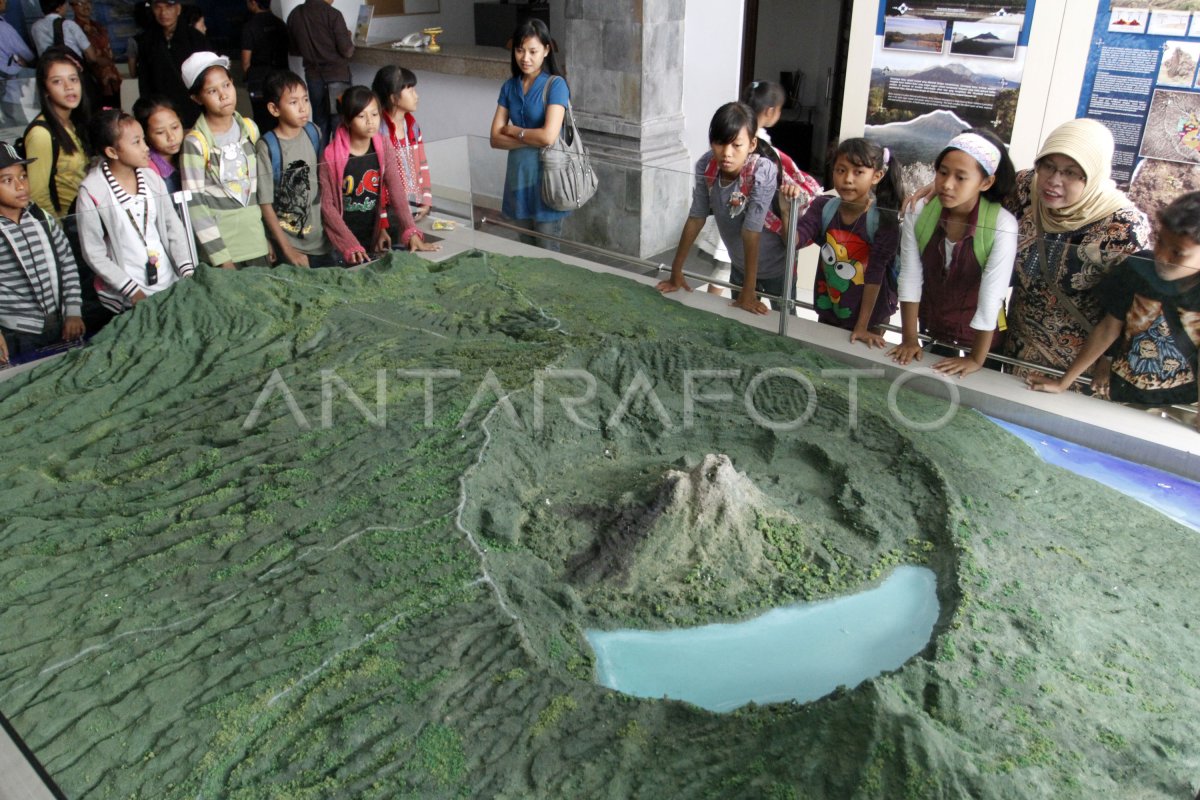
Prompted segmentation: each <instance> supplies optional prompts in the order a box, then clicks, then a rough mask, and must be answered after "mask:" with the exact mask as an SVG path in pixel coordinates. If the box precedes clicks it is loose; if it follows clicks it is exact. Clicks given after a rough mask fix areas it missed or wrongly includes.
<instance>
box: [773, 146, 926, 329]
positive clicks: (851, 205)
mask: <svg viewBox="0 0 1200 800" xmlns="http://www.w3.org/2000/svg"><path fill="white" fill-rule="evenodd" d="M832 161H833V169H832V174H833V188H834V190H835V191H836V192H837V196H836V197H829V196H826V195H822V196H821V197H818V198H816V199H815V200H814V201H813V202H812V205H810V206H809V207H808V210H807V211H806V212H804V216H802V217H801V218H800V221H799V222H798V223H797V224H796V234H797V235H796V242H797V245H798V246H800V247H805V246H807V245H808V244H811V243H813V242H816V243H817V244H819V245H820V246H821V257H820V262H819V263H818V264H817V274H816V280H815V284H814V286H813V305H814V306H815V307H816V310H817V320H818V321H820V322H823V323H825V324H826V325H835V326H837V327H839V328H843V329H845V330H849V331H851V334H850V341H851V342H864V343H866V344H867V345H868V346H870V347H883V346H884V345H885V344H886V342H885V341H884V339H883V334H882V333H881V331H880V327H879V326H881V325H883V324H884V323H886V322H887V321H888V320H889V319H890V318H891V316H892V314H894V313H896V278H895V275H894V272H893V265H894V262H895V260H896V251H897V250H898V249H899V247H900V225H899V222H898V219H897V209H899V208H900V201H901V199H902V198H903V196H904V193H903V190H902V188H901V186H900V163H899V161H897V159H896V158H895V157H894V156H892V154H891V153H890V152H889V151H888V149H887V148H886V147H882V146H880V145H878V144H876V143H875V142H872V141H870V140H868V139H863V138H854V139H846V140H845V141H843V142H842V143H841V144H839V145H838V146H837V149H836V150H835V151H834V153H833V158H832Z"/></svg>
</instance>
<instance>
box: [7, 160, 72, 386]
mask: <svg viewBox="0 0 1200 800" xmlns="http://www.w3.org/2000/svg"><path fill="white" fill-rule="evenodd" d="M31 160H32V159H28V158H21V157H20V156H19V155H18V154H17V151H16V150H14V149H13V146H12V145H10V144H8V143H5V142H0V363H8V361H9V360H10V359H11V358H17V357H28V356H30V355H33V354H35V353H36V352H37V351H38V350H40V349H42V348H46V347H50V346H52V345H55V344H57V343H59V342H64V341H73V340H77V339H81V338H83V334H84V326H83V317H82V314H81V306H82V298H81V296H80V291H79V272H78V270H77V268H76V266H75V256H74V255H72V253H71V245H70V244H69V243H68V242H67V237H66V235H65V234H64V233H63V230H62V227H61V226H59V224H58V221H57V220H55V218H54V217H53V216H52V215H50V214H47V213H46V212H45V211H43V210H42V209H40V208H38V206H37V205H36V204H34V203H32V202H31V201H30V199H29V178H28V177H27V175H26V174H25V165H26V164H28V163H29V162H30V161H31Z"/></svg>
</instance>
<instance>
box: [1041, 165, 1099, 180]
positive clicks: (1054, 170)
mask: <svg viewBox="0 0 1200 800" xmlns="http://www.w3.org/2000/svg"><path fill="white" fill-rule="evenodd" d="M1036 169H1037V174H1038V177H1039V178H1041V179H1042V180H1044V181H1048V180H1050V179H1051V178H1053V177H1054V176H1055V175H1056V174H1057V175H1061V176H1062V179H1063V183H1087V175H1084V174H1083V173H1082V172H1080V171H1079V170H1077V169H1076V168H1075V167H1059V166H1057V165H1055V164H1054V163H1052V162H1050V161H1039V162H1038V163H1037V167H1036Z"/></svg>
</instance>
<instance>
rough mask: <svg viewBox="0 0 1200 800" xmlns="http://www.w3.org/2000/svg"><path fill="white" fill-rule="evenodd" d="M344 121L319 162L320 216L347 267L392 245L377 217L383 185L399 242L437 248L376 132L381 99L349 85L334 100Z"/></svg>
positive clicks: (415, 247) (412, 247)
mask: <svg viewBox="0 0 1200 800" xmlns="http://www.w3.org/2000/svg"><path fill="white" fill-rule="evenodd" d="M338 111H339V113H340V114H341V118H342V124H341V125H339V126H338V127H337V128H336V129H335V130H334V132H333V136H332V137H330V140H329V144H328V145H327V146H326V147H325V153H324V157H323V160H322V162H321V166H320V170H319V172H320V182H321V219H322V221H323V222H324V223H325V231H326V233H327V234H328V236H329V240H330V241H331V242H333V246H334V247H335V248H337V250H338V252H339V253H341V255H342V258H343V259H344V261H345V263H346V265H347V266H354V265H356V264H365V263H366V262H368V261H370V260H371V258H372V257H371V255H370V254H371V253H375V254H379V253H386V252H387V251H388V250H389V249H391V246H392V240H391V237H390V236H389V235H388V232H387V227H386V226H384V225H383V220H382V217H381V214H382V211H383V205H382V203H381V199H382V198H381V197H380V195H381V193H382V191H383V187H384V186H387V188H388V193H389V198H390V200H389V202H390V205H391V207H390V208H389V211H390V212H391V213H392V214H394V215H395V219H396V220H398V221H399V224H400V231H401V234H400V243H401V244H402V245H405V246H407V247H408V249H409V250H412V251H417V250H440V249H441V246H440V245H436V244H426V243H425V237H424V235H423V234H422V233H421V231H420V230H419V229H418V228H417V224H416V223H415V222H414V221H413V217H412V212H411V211H409V209H408V201H407V199H406V197H405V194H404V183H403V181H402V180H401V179H400V171H399V170H398V169H397V168H396V157H395V156H394V155H393V154H392V152H391V145H390V144H388V143H387V140H386V139H384V137H383V135H382V134H380V132H379V100H378V98H376V97H375V93H374V92H373V91H371V89H370V88H368V87H366V86H351V87H350V88H349V89H347V90H346V91H345V92H343V93H342V97H341V100H339V101H338Z"/></svg>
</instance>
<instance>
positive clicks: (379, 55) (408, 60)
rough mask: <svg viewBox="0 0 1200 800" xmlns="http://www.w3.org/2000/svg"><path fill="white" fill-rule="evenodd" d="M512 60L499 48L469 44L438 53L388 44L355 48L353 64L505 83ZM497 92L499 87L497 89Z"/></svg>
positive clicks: (509, 73) (505, 51) (454, 46)
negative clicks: (394, 67)
mask: <svg viewBox="0 0 1200 800" xmlns="http://www.w3.org/2000/svg"><path fill="white" fill-rule="evenodd" d="M511 58H512V56H511V55H510V54H509V51H508V50H505V49H504V48H503V47H479V46H477V45H471V44H444V45H442V49H441V52H438V53H431V52H429V51H428V50H425V49H423V48H421V49H417V48H411V47H392V46H391V42H382V43H379V44H363V45H358V47H356V48H355V52H354V63H356V64H363V65H367V66H374V67H375V68H376V69H378V68H379V67H383V66H387V65H388V64H397V65H399V66H401V67H405V68H407V69H410V70H412V71H413V72H415V73H418V74H420V73H430V72H439V73H441V74H443V75H467V76H471V77H474V78H484V79H486V80H489V81H494V82H496V83H500V82H503V81H504V80H506V79H508V78H509V77H510V76H511V75H512V72H511V71H510V69H509V64H510V62H511ZM497 88H499V87H497Z"/></svg>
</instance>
